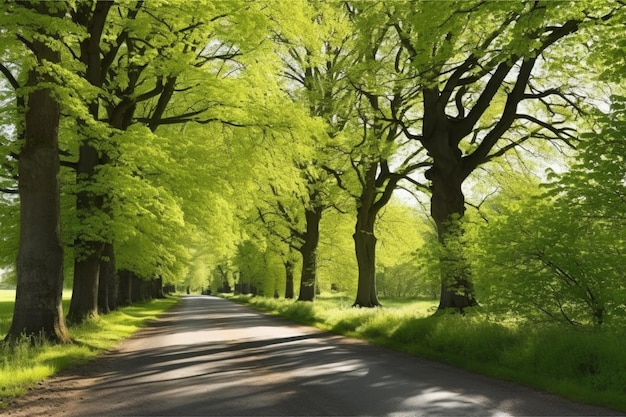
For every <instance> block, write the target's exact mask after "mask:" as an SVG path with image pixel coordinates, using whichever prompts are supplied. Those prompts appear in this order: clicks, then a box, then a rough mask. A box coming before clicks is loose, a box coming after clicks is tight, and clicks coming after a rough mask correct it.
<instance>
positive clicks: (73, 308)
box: [67, 242, 103, 324]
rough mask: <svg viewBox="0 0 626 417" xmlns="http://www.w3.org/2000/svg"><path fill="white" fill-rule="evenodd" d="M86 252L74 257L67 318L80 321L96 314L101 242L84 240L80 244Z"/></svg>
mask: <svg viewBox="0 0 626 417" xmlns="http://www.w3.org/2000/svg"><path fill="white" fill-rule="evenodd" d="M77 247H81V248H82V250H84V251H86V252H87V253H86V254H85V255H83V256H82V257H81V256H80V255H79V256H77V257H76V258H75V259H74V286H73V290H72V301H71V302H70V311H69V312H68V314H67V320H68V321H69V322H71V323H75V324H77V323H81V322H82V321H83V320H85V319H87V318H91V317H96V316H97V315H98V285H99V277H100V258H101V253H102V247H103V243H101V242H84V243H82V244H81V245H80V246H78V245H77Z"/></svg>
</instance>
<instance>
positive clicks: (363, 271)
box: [352, 162, 386, 307]
mask: <svg viewBox="0 0 626 417" xmlns="http://www.w3.org/2000/svg"><path fill="white" fill-rule="evenodd" d="M377 170H378V163H376V162H371V163H369V166H368V167H367V169H366V170H365V174H364V182H363V184H362V190H361V196H360V198H359V200H358V205H357V218H356V226H355V230H354V234H353V235H352V238H353V239H354V251H355V254H356V262H357V265H358V269H359V277H358V284H357V291H356V299H355V300H354V304H352V306H353V307H378V306H380V305H381V304H380V302H379V301H378V295H377V293H376V236H375V235H374V223H375V222H376V215H377V214H378V210H379V207H382V205H383V204H385V203H386V201H384V200H383V199H382V198H381V200H379V201H378V202H377V201H376V196H377V187H376V172H377Z"/></svg>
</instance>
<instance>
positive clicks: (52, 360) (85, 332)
mask: <svg viewBox="0 0 626 417" xmlns="http://www.w3.org/2000/svg"><path fill="white" fill-rule="evenodd" d="M14 299H15V291H14V290H7V289H4V290H0V333H6V332H7V330H8V328H9V326H10V324H11V316H12V314H13V304H14ZM70 299H71V293H70V292H65V293H64V297H63V308H64V309H66V308H67V307H68V306H69V302H70ZM178 300H179V298H178V297H173V296H172V297H167V298H163V299H155V300H151V301H146V302H143V303H137V304H135V305H133V306H130V307H123V308H120V309H119V310H117V311H115V312H112V313H110V314H107V315H103V316H100V317H98V318H95V319H91V320H87V321H84V322H83V323H81V324H80V325H76V326H70V327H69V333H70V336H71V337H72V340H73V343H71V344H64V345H60V344H53V343H50V342H49V341H47V340H46V339H45V338H42V337H39V338H37V337H36V338H35V339H34V341H33V340H32V339H31V338H27V337H24V338H22V339H20V340H17V341H16V342H15V343H14V344H13V345H9V344H6V343H5V344H0V409H2V408H4V407H6V406H7V405H9V403H10V401H11V399H12V398H15V397H18V396H20V395H22V394H24V393H25V392H26V391H27V390H28V389H29V388H31V387H33V386H35V385H36V384H37V383H38V382H41V381H42V380H44V379H46V378H48V377H50V376H52V375H54V374H56V373H58V372H60V371H62V370H64V369H67V368H70V367H74V366H77V365H81V364H84V363H86V362H87V361H89V360H91V359H94V358H95V357H97V356H98V355H99V354H101V353H102V352H103V351H105V350H107V349H111V348H113V347H114V346H115V345H117V344H118V343H119V342H120V341H121V340H123V339H125V338H127V337H129V336H130V335H132V334H133V333H135V332H136V331H137V330H139V329H140V328H142V327H145V326H146V324H147V323H149V322H150V321H151V320H154V319H155V318H156V317H157V316H158V315H160V314H161V313H163V312H165V311H167V310H168V309H170V308H171V307H173V306H174V305H175V304H176V303H177V302H178ZM31 342H32V343H31Z"/></svg>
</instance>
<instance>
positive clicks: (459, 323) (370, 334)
mask: <svg viewBox="0 0 626 417" xmlns="http://www.w3.org/2000/svg"><path fill="white" fill-rule="evenodd" d="M236 300H238V301H240V302H246V303H249V304H251V305H252V306H254V307H256V308H258V309H261V310H264V311H268V312H271V313H274V314H280V315H282V316H285V317H287V318H289V319H292V320H295V321H297V322H299V323H303V324H310V325H315V326H317V327H319V328H321V329H325V330H329V331H332V332H335V333H339V334H344V335H348V336H352V337H357V338H361V339H364V340H367V341H370V342H372V343H375V344H378V345H382V346H387V347H390V348H392V349H395V350H399V351H402V352H405V353H409V354H412V355H417V356H422V357H427V358H430V359H434V360H438V361H444V362H448V363H451V364H454V365H456V366H460V367H463V368H466V369H470V370H473V371H476V372H480V373H484V374H488V375H492V376H496V377H500V378H504V379H508V380H512V381H516V382H519V383H522V384H526V385H530V386H534V387H537V388H540V389H543V390H547V391H551V392H554V393H556V394H559V395H562V396H565V397H568V398H570V399H573V400H577V401H581V402H586V403H590V404H596V405H602V406H606V407H611V408H615V409H619V410H622V411H626V351H625V350H624V348H623V342H624V340H626V327H623V328H607V329H602V330H598V329H593V330H592V329H586V330H585V329H582V330H581V329H576V328H573V327H571V326H570V327H563V326H557V325H552V324H545V325H536V324H533V325H531V324H529V323H524V322H520V321H517V320H513V319H511V320H495V319H492V318H490V317H489V316H488V315H486V314H482V313H481V312H480V311H478V312H473V313H472V314H468V315H465V316H461V315H459V314H451V313H445V312H436V313H435V307H436V304H435V303H434V302H433V301H429V300H417V301H414V302H406V301H404V302H394V301H392V300H386V301H385V302H383V304H384V305H386V306H387V307H384V308H377V309H357V308H350V307H349V304H347V303H344V302H342V300H341V298H340V297H338V296H334V297H320V298H318V299H317V300H316V301H315V302H314V303H299V302H295V301H288V300H274V299H266V298H259V297H254V298H250V297H243V296H240V297H237V298H236ZM433 313H434V314H433Z"/></svg>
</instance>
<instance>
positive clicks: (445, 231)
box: [426, 133, 477, 312]
mask: <svg viewBox="0 0 626 417" xmlns="http://www.w3.org/2000/svg"><path fill="white" fill-rule="evenodd" d="M435 139H436V140H437V141H438V143H439V144H440V146H438V147H437V150H436V151H434V152H432V151H431V155H432V156H433V159H434V162H433V166H432V168H431V169H429V170H428V172H427V173H426V177H427V178H428V179H429V180H430V181H431V191H432V197H431V215H432V217H433V220H434V221H435V224H436V226H437V235H438V237H439V242H440V243H441V244H442V245H443V249H444V251H443V255H442V257H441V259H440V265H441V295H440V300H439V309H442V310H443V309H447V308H455V309H457V310H459V311H460V312H463V309H464V308H467V307H472V306H475V305H477V302H476V299H475V295H474V287H473V285H472V282H471V269H470V267H469V264H468V262H467V259H465V256H464V255H463V246H462V242H461V238H462V236H463V227H462V225H461V219H462V217H463V215H464V213H465V196H464V195H463V190H462V184H463V181H464V180H465V173H464V171H463V169H462V168H463V167H462V160H461V151H460V150H459V149H458V148H456V147H455V146H454V147H453V146H445V145H441V144H449V143H450V141H449V140H448V135H447V134H445V133H443V134H440V136H439V137H437V136H435ZM429 150H430V149H429Z"/></svg>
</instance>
